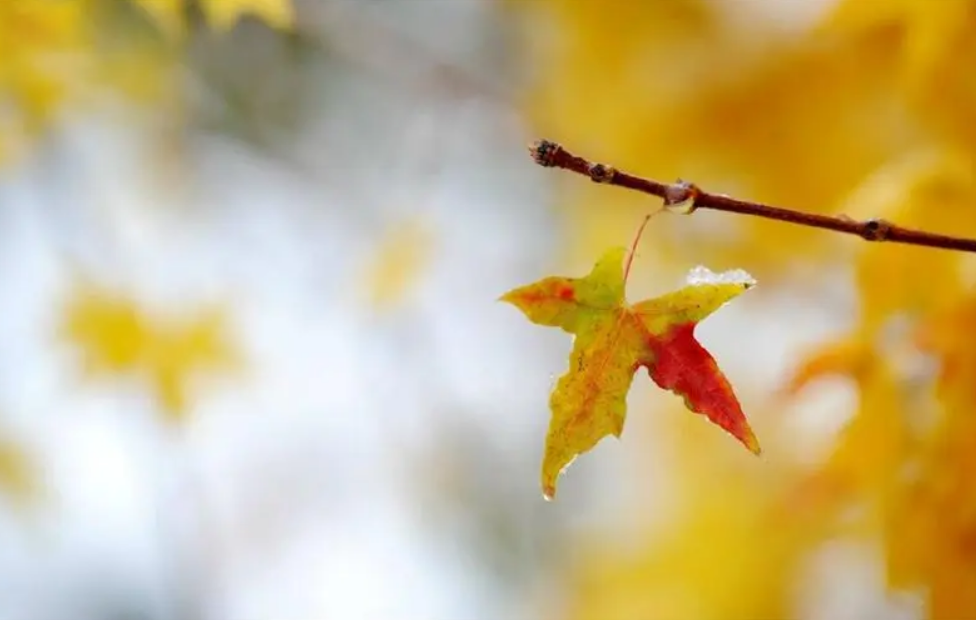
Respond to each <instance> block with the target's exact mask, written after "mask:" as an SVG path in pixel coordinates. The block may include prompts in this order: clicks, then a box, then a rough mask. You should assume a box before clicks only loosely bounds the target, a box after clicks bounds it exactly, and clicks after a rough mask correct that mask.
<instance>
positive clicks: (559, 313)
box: [501, 248, 760, 499]
mask: <svg viewBox="0 0 976 620" xmlns="http://www.w3.org/2000/svg"><path fill="white" fill-rule="evenodd" d="M625 255H626V249H624V248H614V249H612V250H610V251H608V252H606V253H605V254H604V255H603V257H602V258H601V259H600V260H599V261H597V263H596V265H595V266H594V267H593V269H592V271H591V272H590V273H589V274H588V275H586V276H584V277H582V278H568V277H548V278H544V279H542V280H539V281H538V282H535V283H533V284H529V285H527V286H523V287H519V288H516V289H514V290H512V291H509V292H508V293H506V294H505V295H503V296H502V297H501V300H502V301H505V302H508V303H510V304H512V305H514V306H515V307H517V308H518V309H519V310H521V311H522V312H523V313H524V314H525V316H526V317H527V318H528V319H529V320H530V321H532V322H533V323H536V324H539V325H546V326H550V327H559V328H561V329H563V330H564V331H566V332H569V333H570V334H573V335H574V336H575V341H574V345H573V350H572V353H571V354H570V359H569V370H568V371H567V372H566V373H565V374H564V375H563V376H562V377H561V378H560V379H559V382H558V384H557V385H556V387H555V389H554V390H553V392H552V395H551V397H550V401H549V406H550V409H551V412H552V419H551V422H550V425H549V431H548V434H547V436H546V447H545V455H544V457H543V463H542V490H543V494H544V496H545V497H546V498H547V499H552V498H554V497H555V494H556V481H557V479H558V477H559V475H560V473H562V471H563V470H565V468H566V467H567V466H568V465H569V464H570V463H571V462H572V461H573V460H574V459H575V458H576V457H577V456H579V455H580V454H582V453H584V452H587V451H588V450H590V449H592V448H593V447H594V446H595V445H596V444H597V443H598V442H599V441H600V440H601V439H602V438H603V437H605V436H607V435H613V436H615V437H619V436H620V434H621V433H622V432H623V428H624V420H625V418H626V414H627V393H628V392H629V390H630V385H631V382H632V381H633V377H634V373H635V372H636V371H637V369H638V368H639V367H641V366H643V367H645V368H647V371H648V374H649V375H650V377H651V379H653V380H654V382H655V383H656V384H657V385H658V386H659V387H661V388H663V389H667V390H670V391H672V392H674V393H675V394H678V395H680V396H681V397H683V398H684V400H685V404H686V406H687V407H688V408H689V409H690V410H691V411H693V412H695V413H700V414H703V415H705V416H706V417H708V419H709V420H711V421H712V422H713V423H715V424H717V425H719V426H720V427H722V428H723V429H725V430H726V431H728V432H729V433H731V434H732V435H733V436H734V437H736V438H737V439H738V440H739V441H741V442H742V443H743V444H744V445H745V446H746V447H747V448H748V449H749V450H751V451H752V452H754V453H756V454H758V453H759V451H760V448H759V442H758V441H757V439H756V436H755V434H754V433H753V432H752V429H751V428H750V427H749V424H748V422H747V421H746V418H745V416H744V414H743V413H742V409H741V407H740V405H739V402H738V399H737V398H736V396H735V393H734V392H733V390H732V386H731V385H730V384H729V382H728V380H727V379H726V378H725V375H723V374H722V372H721V370H719V368H718V364H717V363H716V362H715V360H714V359H713V358H712V356H711V355H710V354H709V353H708V351H706V350H705V349H704V348H703V347H702V346H701V344H699V343H698V341H697V340H696V339H695V337H694V328H695V325H697V324H698V322H699V321H701V320H703V319H704V318H705V317H707V316H708V315H710V314H711V313H713V312H714V311H715V310H717V309H718V308H719V307H721V306H722V305H723V304H725V303H726V302H727V301H729V300H731V299H732V298H734V297H736V296H738V295H739V294H741V293H742V292H743V291H745V290H746V289H748V288H750V287H751V286H752V285H753V283H754V281H753V280H752V279H751V278H748V277H744V278H723V277H717V278H711V279H708V280H691V281H690V282H689V284H688V285H687V286H685V287H683V288H681V289H680V290H677V291H675V292H672V293H669V294H666V295H663V296H661V297H657V298H655V299H650V300H646V301H641V302H639V303H636V304H634V305H629V304H628V303H627V301H626V299H625V284H626V269H625V268H624V265H623V260H624V257H625ZM713 275H714V274H713Z"/></svg>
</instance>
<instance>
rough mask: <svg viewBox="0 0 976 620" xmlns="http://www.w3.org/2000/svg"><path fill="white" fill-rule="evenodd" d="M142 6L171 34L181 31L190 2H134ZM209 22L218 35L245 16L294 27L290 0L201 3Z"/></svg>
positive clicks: (277, 25)
mask: <svg viewBox="0 0 976 620" xmlns="http://www.w3.org/2000/svg"><path fill="white" fill-rule="evenodd" d="M132 1H133V2H135V3H136V4H138V5H140V6H142V7H143V8H144V9H145V10H146V12H148V13H149V14H150V15H152V16H153V17H154V18H155V19H156V20H157V21H158V22H159V23H160V25H161V26H162V27H163V28H164V29H166V30H167V31H169V32H171V33H177V32H182V30H183V27H184V25H185V18H186V6H187V0H132ZM200 8H201V9H202V10H203V15H204V17H205V19H206V20H207V23H208V24H209V25H210V26H211V27H212V28H213V29H214V30H217V31H219V32H224V31H227V30H230V29H231V28H233V27H234V25H235V24H236V23H237V21H238V20H239V19H240V18H241V17H243V16H244V15H248V14H250V15H254V16H255V17H257V18H259V19H261V20H263V21H264V22H265V23H267V24H268V25H269V26H271V27H273V28H279V29H282V30H284V29H288V28H291V27H292V26H294V21H295V14H294V8H293V7H292V4H291V0H200Z"/></svg>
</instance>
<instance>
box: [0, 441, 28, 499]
mask: <svg viewBox="0 0 976 620" xmlns="http://www.w3.org/2000/svg"><path fill="white" fill-rule="evenodd" d="M36 487H37V480H36V476H35V473H34V467H33V464H32V463H31V459H30V457H29V456H28V455H27V454H26V453H25V452H24V450H23V448H22V447H21V446H20V445H18V444H17V443H15V442H13V441H11V440H10V439H8V438H5V439H2V440H0V490H2V491H3V492H4V493H6V494H7V495H9V496H10V497H11V498H12V499H13V500H14V501H15V502H18V503H21V504H23V503H24V502H26V501H28V500H29V499H30V498H31V497H32V496H33V495H34V492H35V490H36Z"/></svg>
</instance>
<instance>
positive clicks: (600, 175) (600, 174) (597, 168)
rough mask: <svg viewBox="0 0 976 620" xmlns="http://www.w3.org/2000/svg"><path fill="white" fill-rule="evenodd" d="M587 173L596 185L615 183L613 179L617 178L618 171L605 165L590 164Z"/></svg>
mask: <svg viewBox="0 0 976 620" xmlns="http://www.w3.org/2000/svg"><path fill="white" fill-rule="evenodd" d="M587 172H588V173H589V175H590V180H591V181H593V182H594V183H613V178H614V177H615V176H617V171H616V170H614V169H613V168H611V167H610V166H605V165H603V164H590V165H589V167H588V168H587Z"/></svg>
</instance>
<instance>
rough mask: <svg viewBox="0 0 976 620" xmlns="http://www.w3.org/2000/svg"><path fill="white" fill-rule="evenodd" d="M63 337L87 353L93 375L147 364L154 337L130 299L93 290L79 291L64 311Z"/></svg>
mask: <svg viewBox="0 0 976 620" xmlns="http://www.w3.org/2000/svg"><path fill="white" fill-rule="evenodd" d="M62 329H63V334H64V335H65V337H67V338H68V339H69V340H70V341H71V342H73V343H74V344H75V345H77V346H79V347H80V348H81V350H82V352H83V354H84V359H85V368H86V370H87V371H88V372H90V373H93V374H95V373H97V374H102V373H120V372H124V371H128V370H131V369H133V368H135V367H137V366H138V365H140V364H142V363H144V361H145V357H146V354H147V351H148V350H149V348H150V343H151V341H152V338H153V335H152V334H151V333H150V326H149V324H148V319H147V317H145V316H144V315H143V313H142V311H141V310H140V309H139V308H138V307H137V306H136V305H135V303H133V302H132V301H131V300H129V299H126V298H124V297H122V296H121V295H117V294H113V293H110V292H108V291H105V290H102V289H96V288H91V287H87V286H86V287H81V288H78V289H77V290H76V291H75V293H74V294H73V296H72V298H71V300H70V302H69V305H68V307H67V308H66V310H65V320H64V324H63V326H62Z"/></svg>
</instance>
